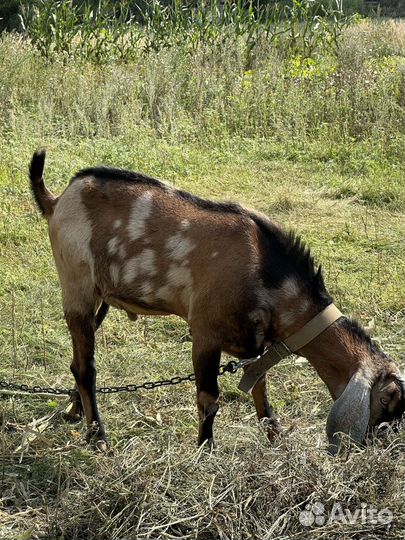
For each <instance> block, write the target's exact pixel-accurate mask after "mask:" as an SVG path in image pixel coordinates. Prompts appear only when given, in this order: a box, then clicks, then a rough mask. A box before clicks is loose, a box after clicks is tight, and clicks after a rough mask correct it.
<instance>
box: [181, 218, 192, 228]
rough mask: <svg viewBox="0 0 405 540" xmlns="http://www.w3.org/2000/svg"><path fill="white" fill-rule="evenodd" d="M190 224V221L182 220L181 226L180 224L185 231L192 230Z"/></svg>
mask: <svg viewBox="0 0 405 540" xmlns="http://www.w3.org/2000/svg"><path fill="white" fill-rule="evenodd" d="M190 226H191V225H190V222H189V220H188V219H182V220H181V224H180V227H181V228H182V229H183V230H187V229H189V228H190Z"/></svg>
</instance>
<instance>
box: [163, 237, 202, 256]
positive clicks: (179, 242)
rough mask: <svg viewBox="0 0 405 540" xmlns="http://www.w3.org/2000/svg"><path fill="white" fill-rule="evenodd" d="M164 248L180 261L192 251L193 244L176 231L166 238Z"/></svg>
mask: <svg viewBox="0 0 405 540" xmlns="http://www.w3.org/2000/svg"><path fill="white" fill-rule="evenodd" d="M166 248H167V250H168V251H169V253H170V257H171V258H172V259H174V260H176V261H182V260H183V259H184V258H185V257H186V256H187V255H188V254H189V253H190V252H191V251H193V249H194V248H195V244H194V243H193V242H192V241H191V240H190V239H189V238H187V237H186V236H184V235H183V234H182V233H181V232H178V233H176V234H174V235H173V236H171V237H170V238H169V239H168V240H167V242H166Z"/></svg>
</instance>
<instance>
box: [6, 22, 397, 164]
mask: <svg viewBox="0 0 405 540" xmlns="http://www.w3.org/2000/svg"><path fill="white" fill-rule="evenodd" d="M404 51H405V31H404V25H403V23H400V22H393V21H389V22H379V23H376V22H374V23H371V22H368V21H360V22H357V23H352V24H351V25H350V26H349V27H347V28H346V29H345V30H344V32H343V33H342V35H341V37H340V38H339V48H338V49H337V51H336V53H335V52H334V53H330V54H326V53H325V54H324V55H322V56H314V57H305V56H304V55H303V54H302V53H298V52H294V53H292V52H291V51H290V52H289V53H288V54H286V53H285V51H284V52H283V51H280V49H279V48H277V47H274V46H273V44H272V43H270V42H269V41H267V40H266V39H263V40H260V39H258V40H257V42H256V44H255V47H254V49H251V47H250V44H249V41H248V40H247V39H246V36H243V35H241V36H237V37H236V36H231V37H226V38H224V40H223V43H222V45H221V47H218V46H217V45H212V44H211V43H209V42H208V43H205V42H204V41H202V42H200V43H199V44H198V46H196V47H195V49H194V50H192V51H190V50H188V49H187V50H186V49H185V48H184V47H183V45H182V44H177V45H175V44H174V45H173V46H172V47H171V48H170V49H169V48H162V49H160V50H157V51H155V50H152V49H150V50H149V51H148V52H147V53H142V49H141V48H139V47H138V48H137V47H135V48H134V52H133V59H132V60H131V61H130V62H128V63H121V62H110V63H108V64H101V65H100V64H97V63H94V62H92V61H85V62H76V61H69V62H65V55H64V53H63V52H61V53H60V54H56V53H55V56H54V58H53V59H52V61H50V60H49V59H48V58H46V57H44V56H42V55H41V54H40V53H39V52H38V49H37V48H36V46H35V45H34V44H33V43H32V42H31V41H29V40H27V39H26V38H25V37H22V36H19V37H17V36H15V35H10V34H3V35H2V36H1V38H0V81H1V84H0V124H1V125H0V132H1V134H2V135H3V136H6V137H11V136H18V138H19V139H21V135H22V134H25V136H28V135H29V134H30V133H31V134H32V133H36V134H39V133H42V135H43V136H49V137H52V136H57V137H62V138H74V137H111V136H119V137H124V138H126V139H128V140H131V139H132V138H133V136H134V134H135V133H136V131H139V130H140V129H146V130H152V131H153V132H155V133H157V134H158V136H161V137H169V138H171V139H172V140H176V141H179V142H182V141H183V142H184V141H191V142H193V141H207V140H210V141H213V140H215V141H223V140H224V139H226V138H229V137H235V136H236V137H249V138H250V137H266V138H272V139H276V140H279V141H286V142H287V141H288V142H289V144H291V143H294V141H299V142H301V143H304V142H305V141H314V140H330V141H333V142H336V143H338V142H342V141H343V142H349V143H354V142H356V141H366V140H369V141H370V144H371V145H372V147H373V148H374V149H375V148H379V149H381V150H382V151H383V152H388V151H390V152H391V151H392V149H394V150H395V149H396V150H395V153H396V155H399V154H397V150H399V147H400V145H399V143H398V141H400V140H401V138H402V135H403V125H404V119H405V115H404V112H405V96H404V90H403V88H404V66H405V58H404ZM247 57H248V58H249V62H248V65H247V61H246V59H247Z"/></svg>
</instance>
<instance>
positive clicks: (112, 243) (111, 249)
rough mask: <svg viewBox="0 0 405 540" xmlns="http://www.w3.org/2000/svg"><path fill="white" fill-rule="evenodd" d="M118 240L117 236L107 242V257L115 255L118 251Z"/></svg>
mask: <svg viewBox="0 0 405 540" xmlns="http://www.w3.org/2000/svg"><path fill="white" fill-rule="evenodd" d="M118 244H119V239H118V236H114V237H113V238H111V239H110V240H108V242H107V250H108V253H109V255H115V254H116V253H117V251H118Z"/></svg>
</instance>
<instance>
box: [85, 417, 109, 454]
mask: <svg viewBox="0 0 405 540" xmlns="http://www.w3.org/2000/svg"><path fill="white" fill-rule="evenodd" d="M86 441H87V443H88V444H89V445H90V446H91V447H92V448H94V449H95V450H99V451H100V452H104V451H107V449H108V448H109V445H108V442H107V438H106V436H105V432H104V429H103V427H102V426H100V425H99V424H98V423H97V422H93V423H92V424H91V426H89V427H88V428H87V433H86Z"/></svg>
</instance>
